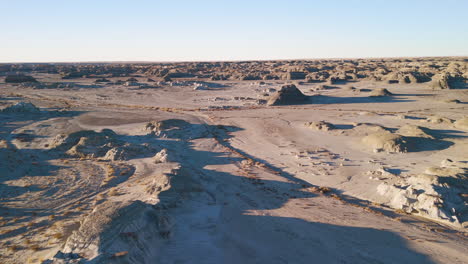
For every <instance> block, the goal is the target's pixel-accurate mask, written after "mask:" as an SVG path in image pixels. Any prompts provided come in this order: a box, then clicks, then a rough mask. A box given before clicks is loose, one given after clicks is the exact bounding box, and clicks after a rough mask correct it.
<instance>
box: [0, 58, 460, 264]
mask: <svg viewBox="0 0 468 264" xmlns="http://www.w3.org/2000/svg"><path fill="white" fill-rule="evenodd" d="M467 78H468V59H467V58H463V57H441V58H393V59H355V60H304V61H300V60H297V61H246V62H186V63H145V64H143V63H142V64H138V63H133V64H131V63H99V64H98V63H96V64H92V63H70V64H66V63H64V64H2V65H0V245H1V247H0V263H6V264H8V263H57V264H59V263H60V264H61V263H311V262H317V263H466V259H467V258H468V255H467V253H466V252H467V250H468V248H467V245H468V243H467V234H468V232H467V227H468V211H467V201H468V186H467V177H468V109H467V104H468V85H467V83H466V80H467Z"/></svg>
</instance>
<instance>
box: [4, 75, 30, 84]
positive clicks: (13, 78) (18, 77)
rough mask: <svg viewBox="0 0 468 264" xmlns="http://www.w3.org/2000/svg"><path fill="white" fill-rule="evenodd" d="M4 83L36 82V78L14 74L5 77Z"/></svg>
mask: <svg viewBox="0 0 468 264" xmlns="http://www.w3.org/2000/svg"><path fill="white" fill-rule="evenodd" d="M5 82H6V83H24V82H37V80H36V79H35V78H34V77H32V76H28V75H23V74H16V75H8V76H7V77H5Z"/></svg>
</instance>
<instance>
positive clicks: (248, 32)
mask: <svg viewBox="0 0 468 264" xmlns="http://www.w3.org/2000/svg"><path fill="white" fill-rule="evenodd" d="M0 12H1V18H2V19H1V20H2V31H1V32H0V62H72V61H73V62H79V61H214V60H269V59H313V58H365V57H421V56H468V0H458V1H457V0H444V1H442V0H438V1H432V0H426V1H422V0H405V1H400V0H368V1H366V0H361V1H358V0H341V1H339V0H327V1H325V0H321V1H315V0H283V1H276V0H268V1H264V0H258V1H256V0H216V1H214V0H163V1H159V0H152V1H151V0H111V1H108V0H79V1H77V0H75V1H73V0H60V1H57V0H41V1H38V0H0Z"/></svg>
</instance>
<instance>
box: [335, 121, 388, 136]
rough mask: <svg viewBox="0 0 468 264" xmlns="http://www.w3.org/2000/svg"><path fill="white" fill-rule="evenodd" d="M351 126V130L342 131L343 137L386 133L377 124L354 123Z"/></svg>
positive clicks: (385, 130) (383, 128) (384, 129)
mask: <svg viewBox="0 0 468 264" xmlns="http://www.w3.org/2000/svg"><path fill="white" fill-rule="evenodd" d="M352 125H353V128H352V129H348V130H342V131H341V134H342V135H344V136H353V137H364V136H368V135H370V134H374V133H384V132H387V131H388V130H387V129H386V128H385V127H383V126H380V125H377V124H369V123H354V124H352Z"/></svg>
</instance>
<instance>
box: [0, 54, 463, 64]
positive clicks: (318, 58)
mask: <svg viewBox="0 0 468 264" xmlns="http://www.w3.org/2000/svg"><path fill="white" fill-rule="evenodd" d="M454 57H456V58H465V57H466V58H468V55H442V56H414V57H412V56H388V57H373V56H372V57H316V58H294V59H238V60H222V59H221V60H159V61H158V60H95V61H94V60H83V61H23V62H20V61H16V62H12V61H9V62H0V64H46V63H57V64H58V63H63V64H67V63H109V64H110V63H148V64H149V63H189V62H201V63H202V62H209V63H213V62H256V61H262V62H268V61H314V60H359V59H420V58H454Z"/></svg>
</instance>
